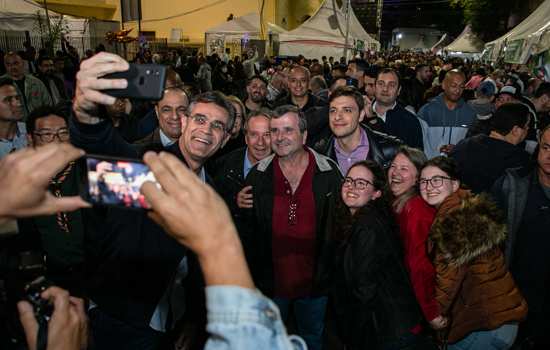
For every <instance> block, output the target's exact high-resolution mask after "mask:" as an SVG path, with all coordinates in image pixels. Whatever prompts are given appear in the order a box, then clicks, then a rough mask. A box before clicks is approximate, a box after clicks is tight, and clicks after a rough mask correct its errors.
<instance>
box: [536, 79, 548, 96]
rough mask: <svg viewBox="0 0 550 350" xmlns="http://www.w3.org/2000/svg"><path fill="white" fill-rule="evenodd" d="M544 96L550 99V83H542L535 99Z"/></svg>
mask: <svg viewBox="0 0 550 350" xmlns="http://www.w3.org/2000/svg"><path fill="white" fill-rule="evenodd" d="M542 95H546V96H548V97H550V83H547V82H544V83H541V84H540V85H539V87H538V89H537V91H536V92H535V97H537V98H538V97H541V96H542Z"/></svg>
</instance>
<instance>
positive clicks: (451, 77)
mask: <svg viewBox="0 0 550 350" xmlns="http://www.w3.org/2000/svg"><path fill="white" fill-rule="evenodd" d="M465 82H466V76H465V75H464V73H462V72H461V71H459V70H458V69H452V70H450V71H448V72H447V74H445V79H443V83H442V87H443V92H444V94H445V98H446V99H447V100H448V101H450V102H455V103H456V102H458V100H460V98H461V97H462V92H463V91H464V83H465Z"/></svg>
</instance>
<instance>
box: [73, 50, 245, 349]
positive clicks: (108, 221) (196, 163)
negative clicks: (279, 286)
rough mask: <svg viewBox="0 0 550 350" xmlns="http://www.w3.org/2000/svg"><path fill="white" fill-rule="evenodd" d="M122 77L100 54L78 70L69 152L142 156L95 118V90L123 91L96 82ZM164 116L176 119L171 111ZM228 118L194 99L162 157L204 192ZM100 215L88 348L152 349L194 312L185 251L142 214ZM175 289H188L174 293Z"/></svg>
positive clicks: (119, 67)
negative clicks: (170, 157)
mask: <svg viewBox="0 0 550 350" xmlns="http://www.w3.org/2000/svg"><path fill="white" fill-rule="evenodd" d="M128 69H129V65H128V62H126V61H125V60H124V59H122V58H121V57H119V56H117V55H114V54H110V53H106V52H101V53H99V54H97V55H95V56H94V57H92V58H90V59H88V60H86V61H84V62H82V64H81V69H80V71H79V73H78V75H77V86H76V95H75V98H74V102H73V111H74V118H73V119H72V120H71V123H70V131H71V140H72V142H73V144H75V145H76V146H77V147H82V148H83V149H84V150H86V151H87V152H90V153H96V154H104V155H109V156H112V157H125V158H138V157H139V156H140V154H141V153H143V151H144V150H145V149H146V148H144V147H140V146H136V145H131V144H129V143H127V142H126V141H124V139H122V138H121V137H120V135H119V134H118V133H117V131H116V130H115V129H114V128H113V126H112V123H111V121H110V120H108V119H105V118H103V116H102V115H101V113H100V110H101V109H100V108H99V107H100V106H102V105H109V104H113V103H114V102H115V98H114V97H112V96H110V95H107V94H106V93H105V92H104V91H103V90H106V89H125V88H127V87H128V82H127V81H126V80H125V79H105V78H104V76H105V75H106V74H110V73H115V72H124V71H126V70H128ZM159 83H160V82H159ZM161 88H162V87H161ZM171 113H179V111H177V110H174V109H173V110H172V111H171ZM234 115H235V111H234V107H233V105H232V104H231V103H230V102H229V101H227V99H226V98H225V97H224V96H223V95H222V94H220V93H216V92H208V93H204V94H201V95H198V96H196V97H195V98H194V99H193V100H192V101H191V103H190V105H189V107H188V109H187V111H186V112H185V113H184V114H183V115H179V114H178V117H179V119H180V121H181V135H180V136H179V138H178V140H177V142H175V143H174V144H172V145H170V146H168V147H167V148H165V149H166V151H167V152H169V153H172V154H174V155H175V156H176V157H177V158H178V159H180V160H181V161H182V162H183V163H185V164H186V165H187V166H188V167H189V169H190V170H191V171H192V172H193V173H195V174H196V176H197V177H198V178H200V179H201V181H202V182H206V183H209V184H212V182H211V180H210V178H209V176H208V175H207V174H206V171H205V169H204V164H205V162H206V161H207V159H209V158H210V157H211V156H212V155H213V154H214V153H215V152H216V151H217V150H218V149H219V148H220V147H221V146H222V145H223V143H224V142H225V141H226V140H227V139H228V138H229V137H230V131H231V129H232V128H233V123H234ZM102 215H103V217H102V218H98V219H96V220H97V222H96V224H97V226H96V227H92V228H90V229H89V230H87V232H86V235H87V239H88V241H89V242H90V244H88V245H87V249H88V253H89V254H88V256H90V261H88V263H89V265H90V266H91V267H92V273H91V276H89V278H88V280H89V284H90V288H89V291H90V298H91V300H92V301H93V303H94V304H93V305H94V307H93V308H92V310H91V311H90V320H91V330H92V334H93V335H94V339H95V344H96V346H97V347H98V348H100V349H134V348H140V349H157V348H158V347H159V346H161V344H162V343H163V341H165V339H166V333H167V332H168V331H170V330H171V329H173V327H174V325H175V323H176V322H177V321H178V319H182V318H183V315H184V314H185V313H186V312H187V314H189V311H190V310H189V309H190V308H191V307H197V306H198V305H200V304H201V303H200V298H201V297H202V292H201V291H200V286H199V284H198V283H196V282H189V281H190V280H191V278H186V276H187V274H188V272H189V271H191V272H194V271H195V269H193V266H190V265H189V261H188V253H187V252H186V249H185V248H184V247H182V246H181V245H179V244H178V243H177V242H176V241H174V240H173V239H171V238H170V237H168V236H167V235H166V232H165V230H164V229H163V228H162V227H161V226H159V225H158V224H156V223H155V222H153V221H152V220H151V219H150V218H149V216H147V215H146V213H145V212H144V211H128V210H124V209H119V208H113V207H111V208H108V209H106V210H104V211H103V213H102ZM178 281H184V283H187V282H189V283H187V284H186V285H185V286H182V284H181V283H178ZM193 290H194V291H195V293H193ZM137 291H138V292H137ZM185 294H187V297H188V298H191V299H192V301H191V302H190V303H187V305H186V303H184V302H183V300H185V299H184V298H185V296H184V295H185ZM175 301H180V302H177V303H176V302H175ZM199 309H200V308H199ZM203 312H204V311H203V310H198V311H197V313H198V314H202V313H203ZM194 323H196V324H200V322H199V321H196V322H194Z"/></svg>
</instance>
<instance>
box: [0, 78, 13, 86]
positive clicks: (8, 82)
mask: <svg viewBox="0 0 550 350" xmlns="http://www.w3.org/2000/svg"><path fill="white" fill-rule="evenodd" d="M6 85H11V86H13V87H15V82H14V81H13V79H11V78H0V87H2V86H6Z"/></svg>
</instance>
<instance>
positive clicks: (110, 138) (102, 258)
mask: <svg viewBox="0 0 550 350" xmlns="http://www.w3.org/2000/svg"><path fill="white" fill-rule="evenodd" d="M69 127H70V130H71V140H72V143H73V144H74V145H75V146H77V147H81V148H83V149H84V150H86V151H87V152H89V153H98V154H107V155H111V156H118V157H128V158H138V157H139V156H140V155H141V154H142V153H143V151H144V150H146V149H147V148H149V147H150V145H144V146H142V145H132V144H129V143H128V142H126V141H124V139H122V137H121V136H120V135H119V134H118V132H117V131H116V129H115V128H113V126H112V124H111V122H110V120H103V121H102V122H100V123H98V124H95V125H87V124H81V123H79V122H78V121H77V120H75V118H72V119H71V120H70V123H69ZM154 146H155V147H158V145H154ZM166 151H168V152H171V153H173V154H175V155H176V156H177V157H178V158H179V159H181V160H182V161H184V162H185V160H184V158H183V155H182V154H181V151H180V149H179V146H178V144H177V143H176V144H174V145H172V146H170V147H168V148H166ZM206 180H207V182H208V183H210V184H211V183H212V181H211V180H210V178H208V177H207V179H206ZM91 215H94V216H95V218H92V219H91V220H89V221H88V222H89V223H90V224H89V225H88V227H87V230H86V232H85V244H84V246H85V249H86V263H87V266H88V268H89V277H88V291H89V295H90V299H91V300H93V301H94V303H96V304H97V305H98V307H99V308H101V310H102V311H103V312H105V313H107V314H108V315H110V316H111V317H114V318H116V319H118V320H120V321H122V322H124V323H127V324H131V325H133V326H135V327H147V326H148V325H149V322H150V319H151V316H152V315H153V312H154V310H155V308H156V306H157V304H158V302H159V300H160V298H161V296H162V295H163V293H164V292H165V291H166V289H167V287H168V285H169V283H170V281H171V279H172V277H173V275H174V273H175V271H176V268H177V266H178V264H179V262H180V261H181V260H182V258H183V257H184V256H185V255H186V254H188V253H187V250H186V249H185V248H184V247H183V246H181V245H180V244H178V243H177V242H176V241H175V240H174V239H172V238H171V237H170V236H169V235H168V234H166V232H164V230H163V229H162V228H161V227H160V226H159V225H157V224H156V223H155V222H154V221H152V220H151V219H150V218H149V217H148V216H147V213H146V212H145V211H137V210H136V211H133V210H127V209H119V208H112V207H110V208H100V209H96V210H94V211H93V212H92V213H91ZM194 287H196V288H200V287H201V286H198V285H194Z"/></svg>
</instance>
